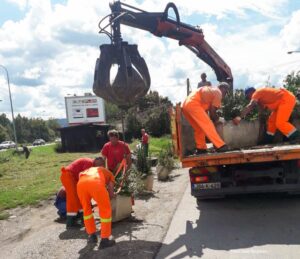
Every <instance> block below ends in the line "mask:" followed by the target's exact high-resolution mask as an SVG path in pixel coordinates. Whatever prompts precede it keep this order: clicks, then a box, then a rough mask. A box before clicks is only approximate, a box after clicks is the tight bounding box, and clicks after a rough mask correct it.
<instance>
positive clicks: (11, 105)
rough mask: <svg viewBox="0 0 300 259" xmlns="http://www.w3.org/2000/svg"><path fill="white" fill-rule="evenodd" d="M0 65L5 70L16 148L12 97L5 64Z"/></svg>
mask: <svg viewBox="0 0 300 259" xmlns="http://www.w3.org/2000/svg"><path fill="white" fill-rule="evenodd" d="M0 67H2V68H3V69H4V70H5V72H6V80H7V86H8V92H9V100H10V109H11V116H12V123H13V129H14V137H15V143H16V148H17V147H18V140H17V134H16V126H15V117H14V109H13V104H12V99H11V92H10V85H9V76H8V71H7V69H6V67H5V66H3V65H0Z"/></svg>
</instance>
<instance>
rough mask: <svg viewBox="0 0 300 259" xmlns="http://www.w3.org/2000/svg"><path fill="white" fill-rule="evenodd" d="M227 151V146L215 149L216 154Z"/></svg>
mask: <svg viewBox="0 0 300 259" xmlns="http://www.w3.org/2000/svg"><path fill="white" fill-rule="evenodd" d="M228 150H229V148H228V146H227V145H226V144H225V145H223V146H222V147H219V148H217V149H216V151H217V152H218V153H222V152H227V151H228Z"/></svg>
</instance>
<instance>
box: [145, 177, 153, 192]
mask: <svg viewBox="0 0 300 259" xmlns="http://www.w3.org/2000/svg"><path fill="white" fill-rule="evenodd" d="M143 182H144V186H145V190H146V191H152V189H153V182H154V176H153V174H151V175H148V176H147V177H146V179H145V180H144V181H143Z"/></svg>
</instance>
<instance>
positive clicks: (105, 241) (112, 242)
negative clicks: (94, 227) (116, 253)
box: [99, 238, 116, 249]
mask: <svg viewBox="0 0 300 259" xmlns="http://www.w3.org/2000/svg"><path fill="white" fill-rule="evenodd" d="M115 244H116V241H115V240H110V239H108V238H102V239H101V242H100V245H99V249H105V248H108V247H111V246H114V245H115Z"/></svg>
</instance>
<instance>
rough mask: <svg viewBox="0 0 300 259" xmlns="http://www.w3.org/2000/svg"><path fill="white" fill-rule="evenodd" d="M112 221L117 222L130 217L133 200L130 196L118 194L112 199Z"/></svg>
mask: <svg viewBox="0 0 300 259" xmlns="http://www.w3.org/2000/svg"><path fill="white" fill-rule="evenodd" d="M111 208H112V222H117V221H120V220H123V219H126V218H128V217H130V215H131V211H132V202H131V197H130V196H124V195H117V196H116V197H115V198H113V199H112V200H111Z"/></svg>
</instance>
